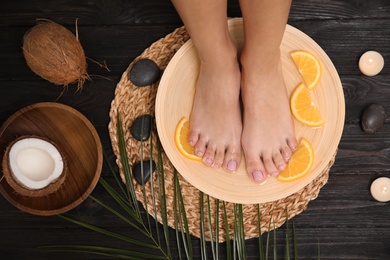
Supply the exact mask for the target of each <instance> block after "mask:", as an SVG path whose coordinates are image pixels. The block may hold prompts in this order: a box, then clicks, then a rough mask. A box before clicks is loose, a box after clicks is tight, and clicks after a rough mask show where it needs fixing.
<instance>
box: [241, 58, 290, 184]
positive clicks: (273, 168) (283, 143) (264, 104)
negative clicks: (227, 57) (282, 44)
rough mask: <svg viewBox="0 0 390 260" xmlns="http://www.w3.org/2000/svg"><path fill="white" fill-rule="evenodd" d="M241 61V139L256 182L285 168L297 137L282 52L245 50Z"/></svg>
mask: <svg viewBox="0 0 390 260" xmlns="http://www.w3.org/2000/svg"><path fill="white" fill-rule="evenodd" d="M267 57H269V58H267ZM262 58H264V59H262ZM241 62H242V80H241V91H242V92H241V93H242V99H243V104H244V120H243V133H242V140H241V142H242V148H243V151H244V155H245V162H246V170H247V172H248V175H249V176H250V177H251V178H252V179H253V180H254V181H256V182H263V181H264V180H265V179H266V178H267V175H271V176H277V175H278V173H279V172H280V171H282V170H283V169H284V168H285V167H286V164H287V162H288V160H289V159H290V157H291V155H292V152H293V150H294V149H295V148H296V146H297V140H296V138H295V134H294V126H293V122H292V117H291V112H290V107H289V100H288V97H287V92H286V88H285V84H284V79H283V74H282V68H281V61H280V53H277V54H276V55H267V54H265V55H262V56H260V57H259V56H254V55H252V56H249V53H243V54H242V56H241Z"/></svg>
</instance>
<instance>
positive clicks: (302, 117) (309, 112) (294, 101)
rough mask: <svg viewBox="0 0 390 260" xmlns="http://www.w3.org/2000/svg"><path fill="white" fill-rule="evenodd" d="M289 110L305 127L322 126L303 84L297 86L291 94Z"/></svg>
mask: <svg viewBox="0 0 390 260" xmlns="http://www.w3.org/2000/svg"><path fill="white" fill-rule="evenodd" d="M290 108H291V112H292V114H293V115H294V117H295V118H296V119H297V120H298V121H299V122H301V123H303V124H305V125H307V126H312V127H316V126H321V125H323V124H324V120H323V118H322V116H321V113H320V111H319V110H318V108H317V106H316V105H315V103H314V101H313V99H312V97H311V95H310V91H309V89H308V88H307V87H306V86H305V85H304V84H303V83H301V84H299V85H298V86H297V87H296V88H295V90H294V92H293V93H292V95H291V100H290Z"/></svg>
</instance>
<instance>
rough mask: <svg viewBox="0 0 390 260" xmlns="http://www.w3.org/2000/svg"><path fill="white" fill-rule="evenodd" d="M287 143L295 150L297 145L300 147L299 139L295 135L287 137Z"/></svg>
mask: <svg viewBox="0 0 390 260" xmlns="http://www.w3.org/2000/svg"><path fill="white" fill-rule="evenodd" d="M287 144H288V146H289V147H290V149H291V150H292V151H295V149H297V147H298V141H297V139H296V138H295V136H291V137H289V138H287Z"/></svg>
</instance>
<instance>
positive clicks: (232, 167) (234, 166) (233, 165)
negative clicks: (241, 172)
mask: <svg viewBox="0 0 390 260" xmlns="http://www.w3.org/2000/svg"><path fill="white" fill-rule="evenodd" d="M227 168H228V170H229V171H232V172H234V171H235V170H236V169H237V162H236V161H233V160H230V161H229V162H228V164H227Z"/></svg>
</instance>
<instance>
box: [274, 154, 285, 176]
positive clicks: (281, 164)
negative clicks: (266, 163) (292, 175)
mask: <svg viewBox="0 0 390 260" xmlns="http://www.w3.org/2000/svg"><path fill="white" fill-rule="evenodd" d="M273 159H274V164H275V166H276V168H277V170H278V172H281V171H283V170H284V169H285V168H286V162H285V160H284V158H283V156H282V154H281V153H280V152H277V153H275V154H274V157H273Z"/></svg>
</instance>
